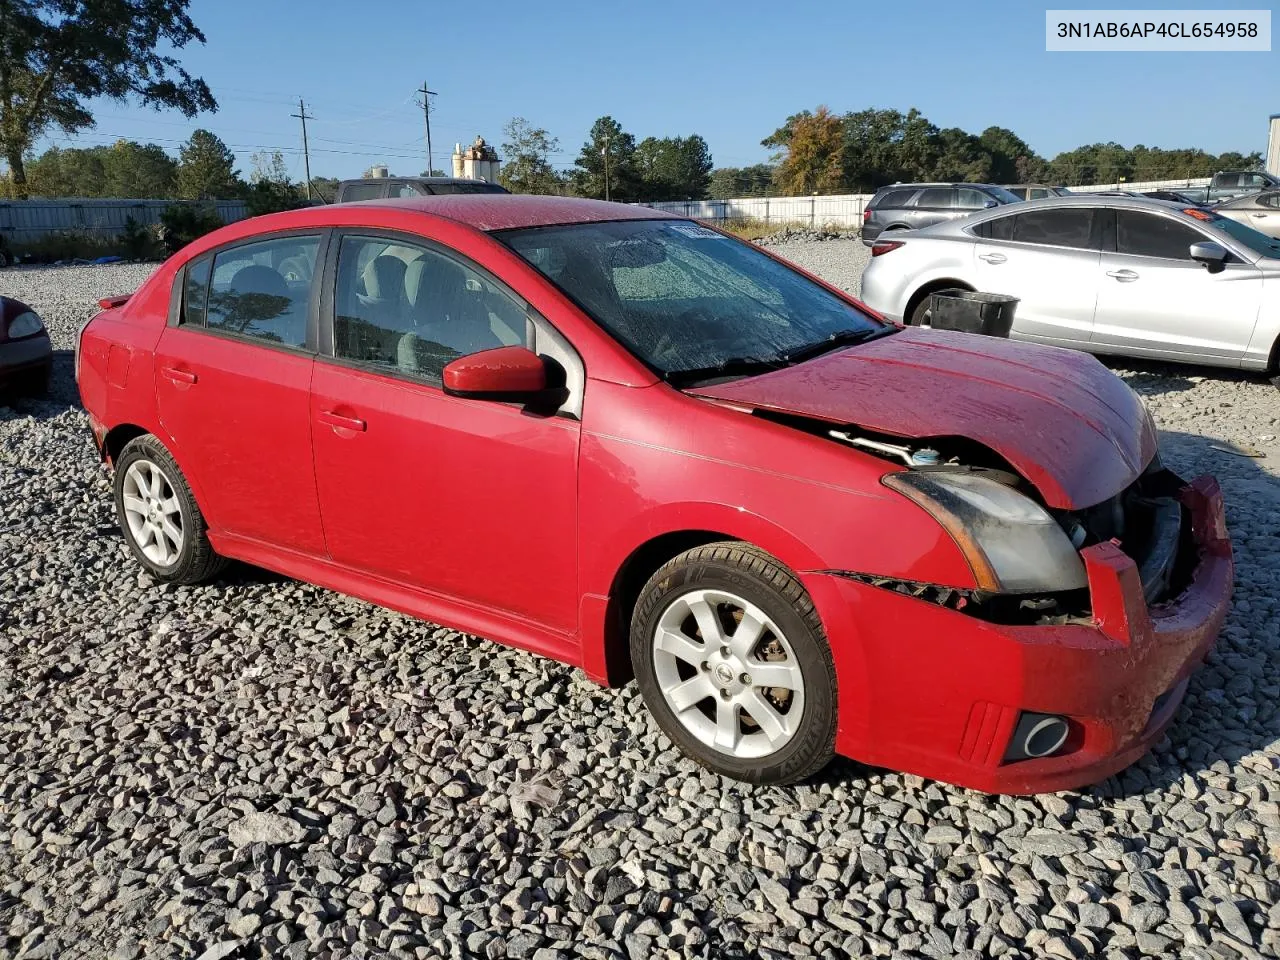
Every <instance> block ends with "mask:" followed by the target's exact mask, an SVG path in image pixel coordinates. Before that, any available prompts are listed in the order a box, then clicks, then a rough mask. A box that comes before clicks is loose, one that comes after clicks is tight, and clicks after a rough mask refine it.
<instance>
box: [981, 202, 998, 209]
mask: <svg viewBox="0 0 1280 960" xmlns="http://www.w3.org/2000/svg"><path fill="white" fill-rule="evenodd" d="M998 206H1000V204H998V203H996V201H994V200H988V201H986V202H985V203H984V204H983V205H982V207H983V209H984V210H990V209H991V208H992V207H998Z"/></svg>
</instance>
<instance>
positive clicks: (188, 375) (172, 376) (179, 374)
mask: <svg viewBox="0 0 1280 960" xmlns="http://www.w3.org/2000/svg"><path fill="white" fill-rule="evenodd" d="M160 373H161V374H163V375H164V378H165V379H166V380H172V381H173V382H174V383H187V384H191V383H195V382H196V381H197V380H199V379H200V378H199V377H197V376H196V375H195V374H194V373H192V372H191V371H190V370H180V369H178V368H177V367H161V368H160Z"/></svg>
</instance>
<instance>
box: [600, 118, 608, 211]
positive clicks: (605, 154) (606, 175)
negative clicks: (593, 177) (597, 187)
mask: <svg viewBox="0 0 1280 960" xmlns="http://www.w3.org/2000/svg"><path fill="white" fill-rule="evenodd" d="M600 152H601V153H602V154H604V198H605V199H606V200H608V199H609V131H608V130H606V131H605V132H604V149H603V150H601V151H600Z"/></svg>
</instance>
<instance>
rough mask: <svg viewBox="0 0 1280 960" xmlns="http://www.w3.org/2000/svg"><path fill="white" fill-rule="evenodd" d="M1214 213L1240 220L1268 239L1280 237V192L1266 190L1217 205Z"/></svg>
mask: <svg viewBox="0 0 1280 960" xmlns="http://www.w3.org/2000/svg"><path fill="white" fill-rule="evenodd" d="M1213 212H1214V213H1220V214H1222V215H1223V216H1224V217H1230V218H1231V219H1232V220H1238V221H1239V222H1240V223H1243V224H1245V225H1246V226H1250V227H1253V229H1255V230H1257V231H1258V232H1259V233H1265V234H1266V235H1267V236H1268V237H1280V190H1264V191H1263V192H1262V193H1251V194H1249V195H1248V196H1245V197H1237V198H1236V199H1234V200H1228V201H1227V202H1226V203H1219V204H1215V205H1214V208H1213Z"/></svg>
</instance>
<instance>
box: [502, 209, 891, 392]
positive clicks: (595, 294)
mask: <svg viewBox="0 0 1280 960" xmlns="http://www.w3.org/2000/svg"><path fill="white" fill-rule="evenodd" d="M493 236H495V237H497V238H498V239H500V240H501V241H503V242H504V243H506V244H507V245H508V246H509V247H511V249H513V250H514V251H515V252H516V253H517V254H519V255H520V256H521V257H523V258H524V259H525V260H526V261H528V262H529V263H530V264H532V265H533V266H534V267H535V268H536V269H537V270H538V271H539V272H541V273H542V274H543V275H544V276H546V277H547V278H548V279H549V280H551V282H552V283H554V284H556V286H558V287H559V288H560V289H561V290H563V291H564V292H565V293H566V294H567V295H568V296H569V297H571V298H572V299H573V300H575V301H576V302H577V303H578V304H579V306H581V307H582V308H583V309H584V310H585V311H586V312H587V314H589V315H590V316H591V317H592V318H593V319H594V320H595V321H596V323H598V324H599V325H600V326H601V327H602V328H604V330H606V331H607V332H608V333H609V334H611V335H612V336H613V337H614V338H615V339H616V340H618V341H619V342H620V343H622V345H623V346H625V347H627V348H628V349H629V350H630V351H631V352H632V353H633V354H634V355H635V356H637V357H638V358H640V360H641V361H643V362H644V363H645V364H647V365H648V366H649V367H650V368H651V369H653V370H655V371H657V372H658V373H659V375H662V376H665V377H667V378H668V379H677V377H679V376H680V375H682V374H683V375H684V377H683V378H681V379H683V380H685V381H686V382H688V381H690V380H692V379H694V374H695V372H699V371H705V370H712V371H714V370H717V369H723V370H726V371H729V370H733V369H735V368H738V367H741V366H746V365H753V364H754V365H761V366H764V367H773V366H782V365H786V364H787V363H791V362H799V359H798V358H800V357H802V356H811V355H813V352H814V351H820V350H822V349H824V348H826V347H827V346H832V345H839V344H842V343H848V342H850V341H856V340H858V339H861V338H866V337H870V336H877V335H881V334H883V333H886V332H891V331H892V329H893V328H891V327H889V328H886V327H884V326H883V325H881V324H879V323H877V322H876V321H874V320H872V319H871V318H870V317H868V316H867V315H866V314H864V313H862V312H861V311H859V310H858V309H857V308H856V307H854V306H853V305H852V304H849V303H847V302H846V301H844V300H842V299H841V298H840V297H837V296H836V295H835V294H833V293H831V292H829V291H827V290H826V289H824V288H823V287H822V286H820V285H819V284H817V283H815V282H814V281H812V280H810V279H808V278H807V277H805V276H804V275H802V274H800V273H797V272H796V271H795V270H793V269H791V268H790V267H787V266H785V265H783V264H781V263H779V262H778V261H776V260H774V259H773V258H771V257H769V256H767V255H766V254H764V253H762V252H761V251H760V250H758V249H757V248H756V247H753V246H752V245H751V244H748V243H744V242H741V241H738V240H734V239H732V238H729V237H726V236H724V235H722V234H720V233H717V232H716V231H714V230H709V229H707V228H706V227H703V226H700V225H699V224H696V223H690V222H687V221H681V220H623V221H617V222H604V223H580V224H575V225H572V226H563V227H536V228H532V229H524V230H508V231H502V232H499V233H495V234H493ZM726 375H731V374H726Z"/></svg>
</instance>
